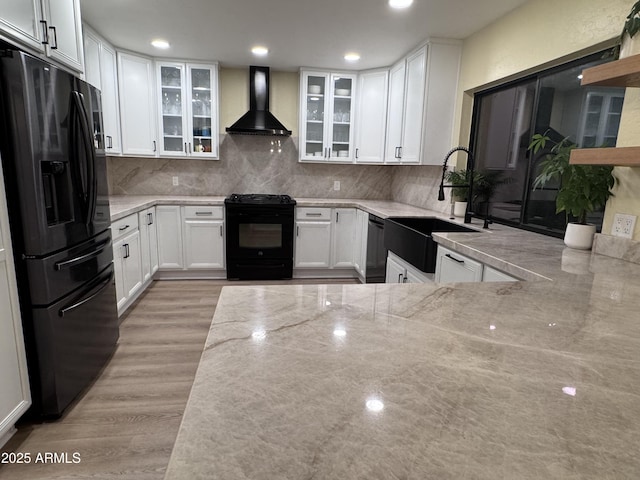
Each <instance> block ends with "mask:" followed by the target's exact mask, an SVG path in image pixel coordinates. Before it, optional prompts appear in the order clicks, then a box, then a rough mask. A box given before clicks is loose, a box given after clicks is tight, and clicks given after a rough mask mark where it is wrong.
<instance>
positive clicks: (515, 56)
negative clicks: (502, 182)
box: [454, 0, 640, 240]
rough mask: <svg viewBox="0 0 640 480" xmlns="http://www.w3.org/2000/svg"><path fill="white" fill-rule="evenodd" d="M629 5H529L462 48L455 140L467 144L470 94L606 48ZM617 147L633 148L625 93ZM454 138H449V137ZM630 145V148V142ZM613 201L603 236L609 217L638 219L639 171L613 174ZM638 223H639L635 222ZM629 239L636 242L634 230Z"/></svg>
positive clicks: (635, 112) (631, 98)
mask: <svg viewBox="0 0 640 480" xmlns="http://www.w3.org/2000/svg"><path fill="white" fill-rule="evenodd" d="M633 3H634V0H530V1H529V2H527V3H526V4H525V5H523V6H522V7H520V8H517V9H516V10H514V11H512V12H511V13H509V14H508V15H506V16H504V17H502V18H501V19H499V20H497V21H496V22H494V23H493V24H491V25H490V26H488V27H487V28H485V29H483V30H481V31H479V32H477V33H476V34H474V35H472V36H470V37H469V38H467V39H466V40H465V42H464V46H463V53H462V65H461V73H460V93H459V95H458V102H457V106H456V111H457V113H458V117H457V118H460V123H459V124H458V125H457V131H456V132H454V135H455V136H457V138H458V139H459V142H460V144H461V145H467V144H468V143H469V131H470V126H471V113H472V108H473V93H474V91H478V90H482V89H484V88H487V87H489V86H492V85H498V84H500V83H503V82H505V81H507V80H511V79H514V78H518V77H522V76H525V75H527V74H530V73H532V72H535V71H538V70H541V69H544V68H548V67H550V66H552V65H557V64H560V63H563V62H566V61H568V60H570V59H574V58H578V57H580V56H583V55H585V54H587V53H590V52H594V51H597V50H599V49H601V48H603V47H605V46H608V45H612V44H613V43H614V42H615V40H616V39H617V37H618V35H619V34H620V31H621V30H622V25H623V24H624V19H625V17H626V16H627V14H628V13H629V11H630V9H631V6H632V5H633ZM627 96H628V98H627V99H626V100H625V106H624V111H623V116H622V125H621V132H620V139H619V142H618V145H620V146H622V145H632V144H635V145H639V144H640V136H639V135H638V133H639V132H638V128H637V127H636V125H638V124H640V121H638V118H640V99H639V98H638V96H637V94H636V92H632V91H627ZM454 138H455V137H454ZM634 139H635V142H634ZM616 176H617V177H618V179H619V180H620V185H619V187H618V188H617V189H616V190H615V199H612V201H610V202H609V204H608V205H607V209H606V213H605V222H604V225H603V233H609V232H610V228H611V222H612V218H613V215H614V213H616V212H622V213H631V214H634V215H638V216H640V200H639V199H638V195H639V194H638V193H635V194H634V191H635V192H640V169H638V168H633V169H631V168H617V169H616ZM639 223H640V222H639ZM634 239H636V240H638V239H640V224H639V225H638V226H637V227H636V233H635V236H634Z"/></svg>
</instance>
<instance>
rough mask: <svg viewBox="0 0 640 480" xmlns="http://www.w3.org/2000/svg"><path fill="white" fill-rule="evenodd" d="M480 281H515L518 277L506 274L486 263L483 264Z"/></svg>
mask: <svg viewBox="0 0 640 480" xmlns="http://www.w3.org/2000/svg"><path fill="white" fill-rule="evenodd" d="M482 281H483V282H517V281H518V279H517V278H514V277H512V276H511V275H507V274H506V273H504V272H501V271H500V270H496V269H495V268H492V267H490V266H488V265H485V266H484V269H483V270H482Z"/></svg>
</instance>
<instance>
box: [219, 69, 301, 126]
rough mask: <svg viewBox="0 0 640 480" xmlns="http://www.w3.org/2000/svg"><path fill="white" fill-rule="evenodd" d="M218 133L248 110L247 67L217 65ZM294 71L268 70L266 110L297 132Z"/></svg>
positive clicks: (297, 85)
mask: <svg viewBox="0 0 640 480" xmlns="http://www.w3.org/2000/svg"><path fill="white" fill-rule="evenodd" d="M219 73H220V78H219V81H220V133H224V129H225V128H226V127H228V126H230V125H231V124H232V123H234V122H235V121H236V120H238V119H239V118H240V117H241V116H242V115H244V114H245V113H246V112H247V110H249V68H248V67H247V68H221V69H220V72H219ZM298 79H299V75H298V73H296V72H274V71H273V70H272V71H271V96H270V99H269V107H270V108H269V110H271V113H273V114H274V115H275V116H276V118H277V119H278V120H280V122H282V123H283V124H284V126H285V127H287V128H288V129H289V130H291V131H292V132H293V133H292V136H294V137H297V136H298V98H299V95H298V88H299V83H298V82H299V80H298Z"/></svg>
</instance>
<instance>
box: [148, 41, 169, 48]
mask: <svg viewBox="0 0 640 480" xmlns="http://www.w3.org/2000/svg"><path fill="white" fill-rule="evenodd" d="M151 45H153V46H154V47H156V48H161V49H163V50H166V49H167V48H169V47H170V45H169V42H167V41H166V40H161V39H159V38H157V39H156V40H152V41H151Z"/></svg>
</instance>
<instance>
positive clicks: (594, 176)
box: [529, 132, 616, 225]
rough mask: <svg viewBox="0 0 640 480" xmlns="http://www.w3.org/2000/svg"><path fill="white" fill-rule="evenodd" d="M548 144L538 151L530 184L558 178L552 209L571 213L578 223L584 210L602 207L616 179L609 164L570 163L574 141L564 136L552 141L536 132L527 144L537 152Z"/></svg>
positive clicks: (584, 220)
mask: <svg viewBox="0 0 640 480" xmlns="http://www.w3.org/2000/svg"><path fill="white" fill-rule="evenodd" d="M547 144H550V145H551V148H550V149H549V151H548V152H545V153H543V154H542V157H543V159H542V160H541V162H540V167H541V171H540V174H539V175H538V176H537V177H536V179H535V181H534V182H533V188H534V189H536V188H540V187H544V186H545V185H547V184H548V183H549V182H559V185H560V187H559V189H558V196H557V197H556V213H560V212H565V214H566V215H567V222H568V220H569V219H568V216H569V215H573V216H574V217H576V218H577V219H578V223H580V224H583V225H585V224H586V223H587V214H588V213H591V212H593V211H595V210H597V209H598V208H601V207H603V206H604V205H605V204H606V203H607V200H608V199H609V197H610V196H612V195H613V193H611V189H612V188H613V186H614V185H615V183H616V177H615V176H614V175H613V167H610V166H600V165H571V164H570V163H569V156H570V154H571V150H573V149H574V148H576V146H577V145H576V144H574V143H572V142H570V141H569V140H568V138H564V139H562V140H561V141H560V142H553V141H552V140H551V139H550V138H549V137H548V136H547V135H546V132H545V133H544V134H540V133H536V134H535V135H534V136H533V137H532V140H531V143H530V144H529V150H531V151H533V153H534V154H537V153H538V152H539V151H540V150H543V151H544V150H545V149H546V148H547Z"/></svg>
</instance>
